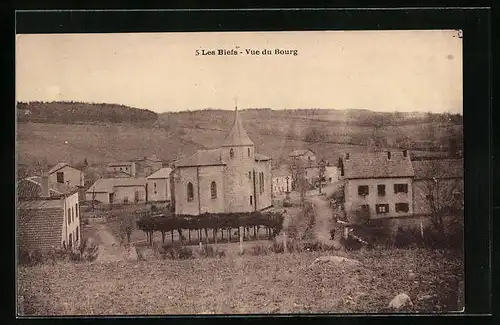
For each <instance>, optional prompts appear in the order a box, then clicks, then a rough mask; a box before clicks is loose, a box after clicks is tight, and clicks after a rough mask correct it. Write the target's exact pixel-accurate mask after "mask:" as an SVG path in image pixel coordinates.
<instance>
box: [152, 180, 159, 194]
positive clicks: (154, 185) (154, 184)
mask: <svg viewBox="0 0 500 325" xmlns="http://www.w3.org/2000/svg"><path fill="white" fill-rule="evenodd" d="M153 187H154V192H155V194H156V193H158V192H156V182H155V183H153Z"/></svg>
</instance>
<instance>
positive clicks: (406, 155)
mask: <svg viewBox="0 0 500 325" xmlns="http://www.w3.org/2000/svg"><path fill="white" fill-rule="evenodd" d="M403 157H405V158H406V157H408V150H406V149H405V150H403Z"/></svg>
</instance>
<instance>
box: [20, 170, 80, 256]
mask: <svg viewBox="0 0 500 325" xmlns="http://www.w3.org/2000/svg"><path fill="white" fill-rule="evenodd" d="M28 182H29V181H28ZM26 184H28V186H23V185H21V186H18V192H20V193H19V195H18V206H17V224H16V235H17V238H16V240H17V246H18V247H19V248H20V249H21V250H32V249H37V250H40V251H49V250H52V249H61V248H65V247H73V248H76V247H79V246H80V242H81V234H80V207H79V198H78V189H77V188H72V189H68V190H67V191H64V192H63V193H61V194H59V195H55V194H54V193H52V195H51V194H50V193H49V189H50V187H49V177H48V176H44V177H42V178H41V184H40V186H30V185H33V184H34V183H32V182H31V184H29V183H25V185H26Z"/></svg>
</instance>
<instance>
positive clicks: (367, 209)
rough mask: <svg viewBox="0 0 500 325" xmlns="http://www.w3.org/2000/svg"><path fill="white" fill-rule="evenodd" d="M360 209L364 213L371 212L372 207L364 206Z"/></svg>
mask: <svg viewBox="0 0 500 325" xmlns="http://www.w3.org/2000/svg"><path fill="white" fill-rule="evenodd" d="M359 208H360V209H361V211H363V212H370V206H369V205H368V204H362V205H361V206H360V207H359Z"/></svg>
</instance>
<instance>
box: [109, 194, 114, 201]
mask: <svg viewBox="0 0 500 325" xmlns="http://www.w3.org/2000/svg"><path fill="white" fill-rule="evenodd" d="M109 203H110V204H113V193H109Z"/></svg>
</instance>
